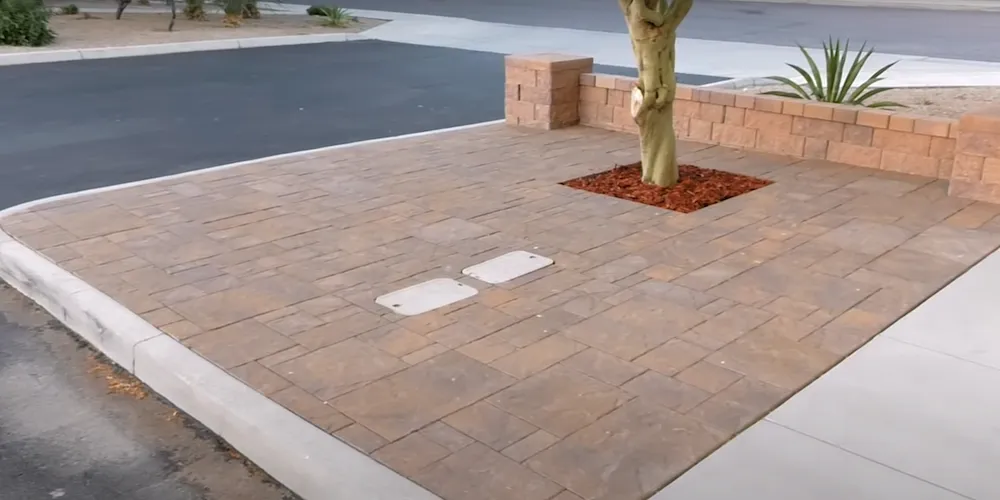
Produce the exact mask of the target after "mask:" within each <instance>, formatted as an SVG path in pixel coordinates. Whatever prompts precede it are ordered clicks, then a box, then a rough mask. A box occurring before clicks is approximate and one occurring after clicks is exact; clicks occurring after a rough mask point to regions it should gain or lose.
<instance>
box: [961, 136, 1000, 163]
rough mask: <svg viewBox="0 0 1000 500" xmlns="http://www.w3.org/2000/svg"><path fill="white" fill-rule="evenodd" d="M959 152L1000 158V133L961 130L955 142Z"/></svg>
mask: <svg viewBox="0 0 1000 500" xmlns="http://www.w3.org/2000/svg"><path fill="white" fill-rule="evenodd" d="M955 151H956V152H957V153H966V154H971V155H977V156H984V157H988V158H1000V134H992V133H987V132H968V131H966V130H961V131H960V133H959V134H958V139H957V142H956V144H955Z"/></svg>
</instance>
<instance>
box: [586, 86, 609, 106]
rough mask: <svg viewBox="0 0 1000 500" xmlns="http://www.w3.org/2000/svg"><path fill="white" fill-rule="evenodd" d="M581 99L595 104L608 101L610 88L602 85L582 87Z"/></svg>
mask: <svg viewBox="0 0 1000 500" xmlns="http://www.w3.org/2000/svg"><path fill="white" fill-rule="evenodd" d="M580 101H581V102H592V103H595V104H607V103H608V89H602V88H600V87H580Z"/></svg>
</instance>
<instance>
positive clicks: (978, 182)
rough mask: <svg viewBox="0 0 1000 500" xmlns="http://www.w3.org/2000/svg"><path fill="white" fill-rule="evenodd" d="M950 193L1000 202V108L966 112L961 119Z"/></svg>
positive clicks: (949, 188)
mask: <svg viewBox="0 0 1000 500" xmlns="http://www.w3.org/2000/svg"><path fill="white" fill-rule="evenodd" d="M948 194H950V195H952V196H959V197H962V198H971V199H974V200H980V201H986V202H990V203H1000V107H992V108H988V109H985V110H983V111H974V112H970V113H966V114H964V115H962V117H961V118H960V119H959V120H958V137H957V140H956V142H955V162H954V164H953V165H952V170H951V183H950V184H949V187H948Z"/></svg>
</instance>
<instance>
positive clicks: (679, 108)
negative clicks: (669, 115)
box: [674, 101, 701, 118]
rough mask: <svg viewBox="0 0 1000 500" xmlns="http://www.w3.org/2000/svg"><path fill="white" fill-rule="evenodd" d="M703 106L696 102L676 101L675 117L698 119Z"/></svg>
mask: <svg viewBox="0 0 1000 500" xmlns="http://www.w3.org/2000/svg"><path fill="white" fill-rule="evenodd" d="M700 106H701V104H700V103H698V102H696V101H674V116H686V117H688V118H696V117H697V116H698V109H699V108H700Z"/></svg>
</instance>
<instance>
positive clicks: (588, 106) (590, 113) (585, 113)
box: [579, 101, 603, 125]
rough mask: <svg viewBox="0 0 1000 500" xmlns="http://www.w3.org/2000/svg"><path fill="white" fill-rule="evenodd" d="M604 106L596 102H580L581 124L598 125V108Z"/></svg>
mask: <svg viewBox="0 0 1000 500" xmlns="http://www.w3.org/2000/svg"><path fill="white" fill-rule="evenodd" d="M598 106H603V105H602V104H597V103H596V102H583V101H581V102H580V111H579V114H580V123H581V124H583V125H596V124H598V120H597V107H598Z"/></svg>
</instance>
